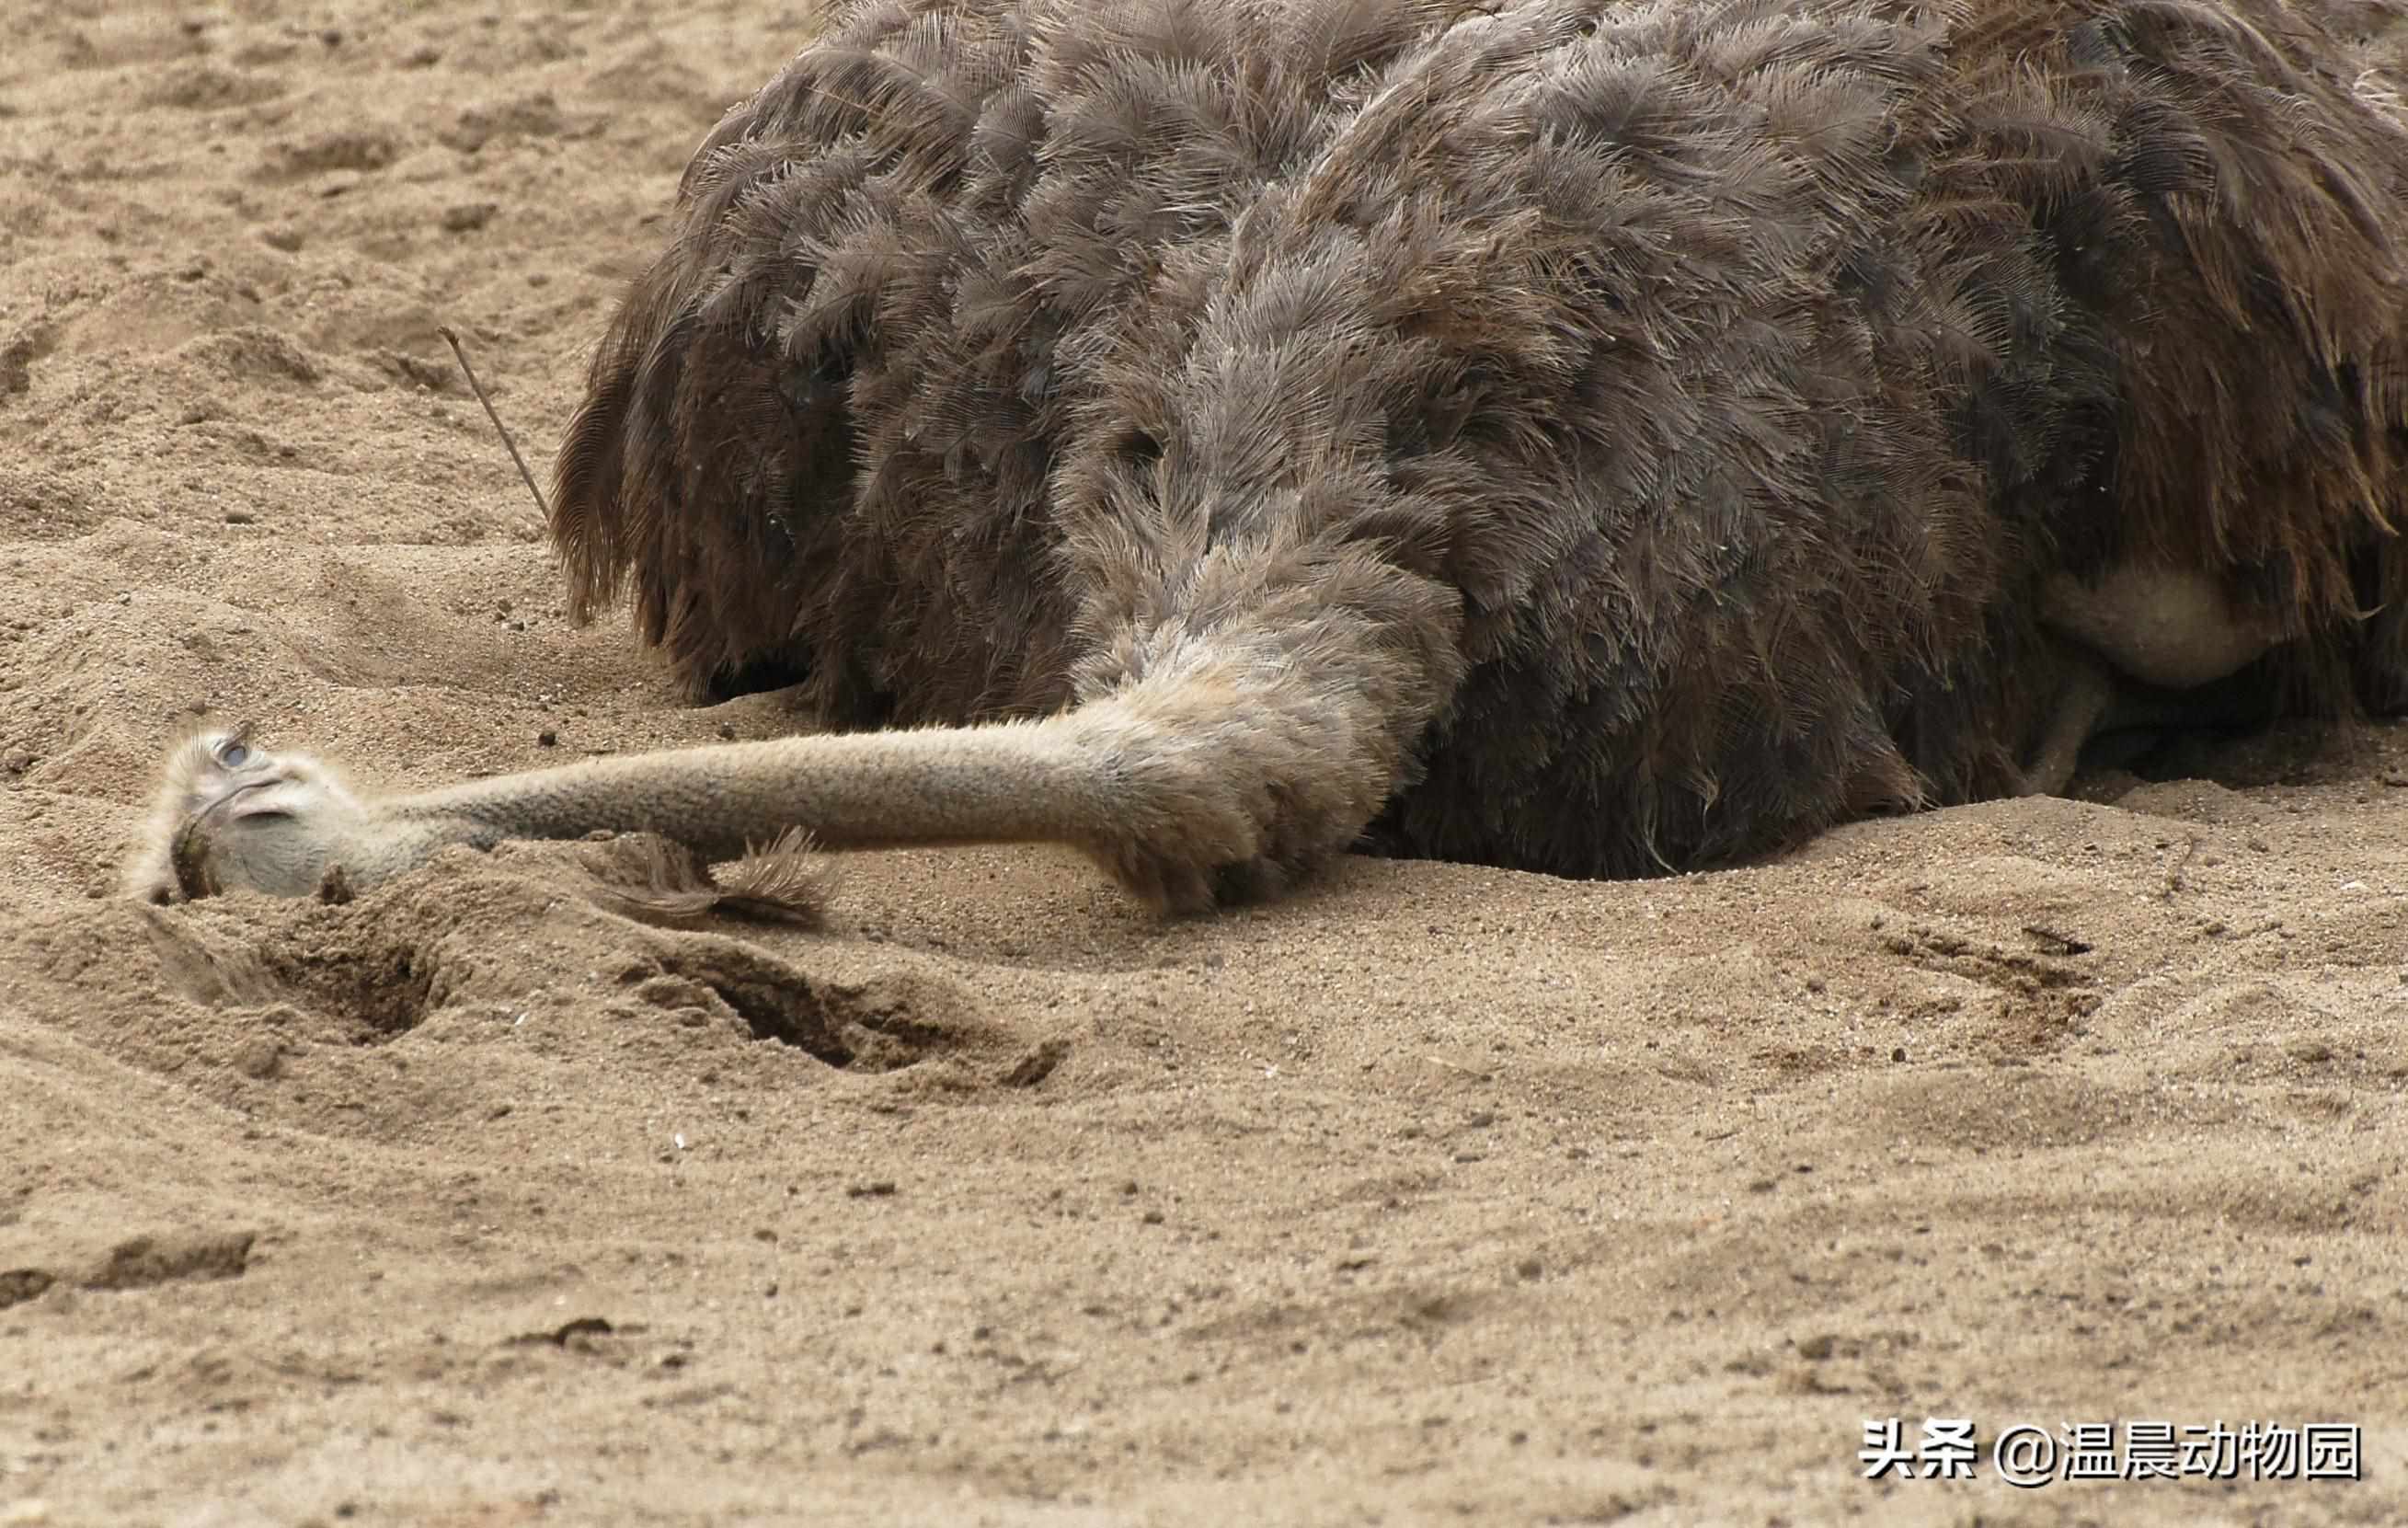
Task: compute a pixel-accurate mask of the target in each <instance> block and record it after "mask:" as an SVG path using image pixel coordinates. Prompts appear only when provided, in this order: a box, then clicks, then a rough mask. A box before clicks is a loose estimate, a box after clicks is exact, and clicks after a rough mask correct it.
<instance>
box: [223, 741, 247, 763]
mask: <svg viewBox="0 0 2408 1528" xmlns="http://www.w3.org/2000/svg"><path fill="white" fill-rule="evenodd" d="M218 762H219V763H221V764H222V765H224V766H225V767H226V768H227V769H229V770H238V769H241V768H242V767H243V766H244V765H245V764H248V763H250V762H251V749H250V748H249V747H248V746H246V745H244V744H242V743H239V742H229V743H227V744H226V745H225V746H224V747H222V748H220V749H219V750H218Z"/></svg>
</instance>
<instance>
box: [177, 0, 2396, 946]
mask: <svg viewBox="0 0 2408 1528" xmlns="http://www.w3.org/2000/svg"><path fill="white" fill-rule="evenodd" d="M2349 64H2350V61H2349V59H2348V57H2347V55H2346V53H2345V51H2344V50H2343V48H2342V47H2341V45H2340V44H2338V43H2337V42H2336V41H2334V40H2333V39H2332V38H2331V37H2330V36H2329V35H2328V34H2326V33H2325V32H2324V31H2323V30H2322V28H2321V27H2320V25H2319V24H2318V23H2317V22H2315V20H2314V19H2313V17H2312V16H2310V15H2308V14H2307V13H2304V12H2302V11H2301V10H2300V9H2298V8H2296V7H2294V6H2292V5H2290V4H2287V3H2286V0H2237V3H2230V4H2215V5H2208V4H2200V3H2194V0H1960V3H1943V4H1933V5H1899V4H1884V3H1867V0H1806V3H1805V4H1802V5H1799V4H1789V3H1786V0H1616V3H1609V4H1606V5H1604V6H1603V7H1602V8H1600V7H1599V5H1598V3H1597V0H1586V3H1583V4H1571V3H1568V0H1512V3H1509V4H1508V5H1507V6H1506V7H1505V8H1503V9H1501V10H1498V11H1494V12H1491V11H1472V10H1469V9H1468V8H1465V7H1458V6H1455V5H1451V4H1445V3H1426V0H1356V3H1347V4H1331V3H1325V0H1273V3H1264V0H1255V3H1245V0H1185V3H1168V4H1165V3H1152V0H1145V3H1130V4H1117V5H1108V6H1097V5H1095V4H1093V3H1092V0H1036V3H1030V4H1022V3H1014V4H1010V5H1006V4H1001V3H998V0H968V3H967V4H963V3H955V4H950V5H936V4H928V3H925V0H903V3H895V0H883V3H872V4H859V5H855V6H853V7H852V8H851V9H849V10H846V11H845V12H843V13H842V14H841V15H839V18H838V19H837V20H836V21H835V22H832V23H831V25H830V26H829V28H828V29H827V31H826V32H825V33H824V35H823V36H822V37H821V38H820V39H819V40H817V41H815V42H813V43H812V44H811V45H810V47H809V48H807V49H805V50H804V51H803V52H802V53H801V54H800V55H798V56H797V58H796V60H795V61H794V62H793V63H792V64H791V65H789V66H788V67H787V68H786V69H785V70H784V71H783V72H782V73H781V75H780V76H779V77H778V78H777V79H774V80H772V81H771V82H770V83H769V85H768V86H767V87H766V88H765V89H764V90H763V91H762V92H761V93H760V94H757V95H755V96H754V97H753V99H751V100H750V101H748V102H746V103H745V104H743V105H741V106H739V107H738V108H736V109H735V110H734V111H733V112H731V113H730V114H729V116H728V117H727V118H726V119H725V121H724V122H723V123H721V125H720V126H719V127H718V128H717V129H716V130H715V131H714V132H713V133H712V134H711V135H710V137H709V139H708V140H707V141H706V142H705V143H704V145H703V146H702V149H701V151H699V152H698V153H697V154H696V156H695V159H694V161H693V163H692V165H691V166H690V167H689V169H688V170H687V173H686V176H685V179H684V180H683V183H682V185H681V190H680V195H679V203H678V212H677V217H676V219H675V223H674V231H673V233H672V236H671V238H670V241H669V244H668V247H667V250H666V251H665V252H663V254H662V255H661V256H660V257H659V259H658V260H657V261H656V263H655V264H654V265H653V266H652V268H651V269H650V270H649V271H648V272H647V273H646V274H645V275H644V276H643V277H642V278H641V279H639V280H638V282H637V283H636V285H635V287H634V289H633V290H632V291H631V292H630V293H629V294H628V296H627V297H626V299H625V300H624V303H623V305H622V307H621V308H620V310H619V311H618V313H617V315H616V316H615V318H614V319H613V321H612V323H611V324H610V325H609V331H608V333H607V335H606V336H605V338H604V339H603V341H602V344H601V347H600V349H599V351H598V353H597V354H596V356H595V362H594V366H593V370H592V374H591V376H590V379H589V383H588V390H587V395H586V397H585V400H584V403H583V405H582V406H581V409H580V411H579V412H578V415H577V418H576V420H575V422H574V424H573V425H572V427H571V430H570V433H569V437H568V440H567V444H566V448H565V450H564V451H563V453H562V454H561V457H560V460H559V463H558V468H557V490H558V491H557V495H556V497H555V500H554V504H553V510H552V530H553V534H554V539H555V541H556V543H557V545H558V546H559V548H560V550H561V552H562V554H563V555H564V560H565V563H566V571H567V576H568V580H569V584H570V590H571V601H572V609H573V612H574V613H576V614H577V615H578V616H579V617H581V618H585V617H590V616H591V615H592V614H593V613H595V612H596V611H598V610H600V609H602V608H603V607H605V606H607V605H609V604H610V603H611V602H613V601H614V600H617V599H620V598H627V599H629V600H630V601H631V602H632V605H633V610H634V614H635V619H636V623H637V627H638V631H639V632H640V634H641V635H642V637H643V638H644V639H645V640H646V641H650V642H652V643H655V644H657V645H659V646H660V647H662V648H663V649H664V650H665V652H666V654H667V658H668V661H669V662H670V663H671V665H672V666H673V667H674V668H675V670H677V672H678V673H679V674H680V675H681V677H682V678H683V680H684V681H685V682H686V684H687V685H688V686H689V688H690V689H691V690H692V691H693V692H694V693H695V694H696V695H697V696H703V695H710V694H714V693H726V692H728V691H731V690H735V689H740V688H744V687H749V686H756V685H760V684H763V683H767V682H773V681H781V680H796V681H798V682H799V689H798V692H797V693H798V694H799V696H800V697H801V698H802V699H803V700H804V703H805V704H806V706H807V708H808V709H809V711H810V713H811V714H812V717H813V719H814V720H816V721H817V722H818V723H819V724H821V725H822V726H823V727H824V728H832V729H835V731H836V732H837V733H838V734H839V735H834V736H815V737H807V738H796V739H791V740H784V741H779V742H759V743H740V744H729V745H723V746H717V747H710V748H701V749H689V750H681V751H676V752H669V753H661V754H651V755H641V756H635V757H624V758H615V759H607V760H600V761H595V762H589V763H585V764H580V765H572V766H568V767H566V768H563V769H559V770H551V771H538V772H534V773H529V774H524V775H516V776H507V777H502V778H499V779H492V780H485V781H480V782H475V783H471V784H467V785H462V786H452V787H449V788H447V789H442V790H437V791H434V792H430V793H427V794H424V795H421V796H411V797H403V798H398V799H394V800H381V801H374V800H360V799H358V798H354V797H352V796H351V795H349V794H348V793H342V792H340V791H339V788H338V787H337V786H334V785H333V783H332V776H331V775H330V774H328V773H326V772H325V771H323V770H322V767H321V766H318V765H316V764H314V763H313V762H311V761H308V760H306V759H300V758H279V757H275V756H269V755H265V754H258V753H254V752H253V751H251V749H250V748H249V745H248V744H233V745H234V746H236V747H239V748H240V749H241V751H242V759H241V762H240V764H239V765H238V766H230V765H228V764H227V763H226V761H225V758H224V753H225V749H226V747H227V746H228V745H229V744H230V743H232V740H231V739H228V738H225V737H222V736H204V737H201V738H197V739H194V740H193V741H191V742H187V743H185V744H183V745H182V746H181V747H180V748H179V753H178V754H177V755H176V756H175V758H176V760H177V761H178V762H174V763H171V768H170V771H169V772H170V778H169V782H168V785H167V786H166V787H165V793H164V794H163V805H162V808H161V812H160V817H159V820H161V821H168V820H173V821H174V822H175V823H177V824H178V825H179V827H178V828H177V829H176V830H175V831H174V832H173V833H163V832H154V833H153V834H152V835H151V842H150V843H149V844H148V845H147V846H146V849H145V851H144V853H143V854H142V855H141V856H139V857H137V860H136V865H135V866H134V867H133V871H132V874H133V877H134V880H135V883H136V885H137V886H138V887H143V888H145V889H150V890H153V891H157V890H160V889H162V888H163V887H165V888H180V889H181V890H182V891H183V893H185V894H190V893H191V892H192V891H193V890H194V889H195V888H199V889H211V888H216V887H229V888H230V887H255V888H257V889H263V890H272V891H284V892H299V891H306V890H308V889H309V888H310V887H312V886H314V885H315V884H316V881H317V879H318V878H319V877H320V876H321V875H322V874H323V873H324V872H325V871H326V870H327V869H329V868H330V867H336V866H339V867H340V868H342V869H343V870H344V871H345V872H346V874H347V875H348V876H349V877H350V878H351V880H352V881H353V882H354V883H357V882H360V881H363V880H372V879H375V878H378V877H380V876H382V875H384V874H389V873H392V872H395V871H397V870H400V869H403V868H406V867H407V866H408V865H409V864H412V863H415V862H416V861H417V860H418V859H420V858H423V857H424V856H425V855H426V854H427V853H430V852H432V850H433V848H435V847H436V846H438V845H440V844H441V843H451V842H472V843H490V842H492V841H493V840H495V839H497V838H501V837H509V836H534V837H547V836H563V837H566V836H575V835H580V834H582V833H585V832H587V831H589V830H593V829H645V830H651V831H654V832H658V833H662V834H664V835H667V836H668V837H671V838H675V839H679V840H681V841H683V842H686V843H691V844H693V845H694V846H695V847H696V848H697V849H700V850H702V851H704V852H706V853H710V854H725V855H732V854H735V853H738V852H740V851H741V850H742V849H743V847H744V846H745V845H746V844H747V843H765V842H767V841H768V840H770V839H772V838H775V837H776V836H778V835H779V833H781V831H783V830H786V829H804V830H807V831H809V832H810V834H812V835H813V837H814V838H815V839H816V840H817V841H818V842H819V843H823V844H826V845H829V846H835V847H844V846H867V845H876V844H890V843H930V842H954V841H988V840H1045V841H1054V842H1062V843H1070V844H1073V845H1076V846H1078V847H1080V848H1082V849H1084V850H1085V851H1086V852H1087V853H1089V854H1090V855H1091V856H1092V857H1093V858H1096V859H1097V861H1098V862H1099V863H1100V864H1102V865H1103V866H1104V867H1105V868H1106V869H1107V870H1109V871H1110V872H1111V873H1113V874H1114V875H1115V876H1116V877H1117V878H1118V879H1119V880H1120V881H1121V882H1122V883H1123V884H1124V885H1125V886H1126V887H1129V888H1130V889H1131V890H1133V891H1135V892H1136V893H1138V894H1139V895H1140V896H1141V897H1143V898H1145V899H1147V900H1149V901H1153V902H1154V903H1156V904H1158V905H1163V906H1168V907H1183V908H1188V907H1198V906H1203V905H1209V904H1210V903H1211V902H1212V901H1215V900H1217V899H1220V898H1223V897H1226V896H1230V895H1242V894H1260V893H1263V892H1267V891H1269V890H1273V889H1276V888H1277V887H1280V886H1282V885H1283V884H1285V883H1286V882H1287V881H1288V880H1290V879H1291V878H1292V877H1294V876H1295V875H1297V874H1298V873H1301V872H1307V871H1309V870H1310V869H1311V868H1312V866H1313V865H1315V864H1316V863H1319V862H1321V861H1323V860H1325V859H1326V858H1328V857H1329V856H1331V855H1334V854H1337V853H1339V852H1340V851H1342V850H1344V849H1346V848H1348V847H1349V846H1350V845H1354V844H1356V843H1369V844H1371V845H1374V846H1378V847H1382V848H1384V849H1387V850H1390V851H1394V852H1401V853H1410V854H1415V855H1423V856H1432V857H1441V858H1458V859H1467V860H1476V861H1485V862H1491V863H1498V864H1505V865H1512V866H1517V867H1522V868H1527V869H1533V870H1540V871H1546V872H1555V873H1558V874H1566V875H1578V876H1598V875H1622V874H1638V873H1648V872H1656V871H1662V870H1666V869H1676V868H1687V867H1693V866H1699V865H1707V864H1713V863H1720V862H1727V861H1729V860H1732V859H1735V858H1742V857H1746V856H1750V855H1754V854H1758V853H1761V852H1764V851H1767V850H1771V849H1775V848H1778V847H1781V846H1782V845H1784V844H1785V843H1790V842H1793V841H1795V840H1797V839H1799V838H1800V837H1803V836H1805V835H1807V834H1810V833H1812V832H1813V831H1815V830H1817V829H1821V828H1823V827H1826V826H1828V825H1829V824H1832V823H1834V822H1837V821H1840V820H1842V819H1845V818H1848V817H1851V816H1855V815H1860V814H1865V813H1867V812H1871V811H1874V810H1880V809H1884V808H1895V807H1905V806H1913V805H1921V804H1930V803H1940V802H1950V801H1962V800H1972V799H1977V798H1981V797H1985V796H1993V795H2000V794H2007V793H2011V792H2014V791H2017V790H2020V789H2025V788H2029V787H2030V786H2033V785H2035V784H2037V785H2040V786H2057V785H2059V784H2061V783H2062V777H2063V775H2065V774H2066V773H2070V771H2071V758H2072V752H2073V749H2074V748H2076V747H2078V745H2079V743H2080V742H2081V738H2082V736H2083V735H2084V734H2085V733H2086V732H2087V731H2088V730H2089V728H2091V726H2092V725H2093V723H2095V721H2096V720H2097V718H2098V716H2099V714H2100V712H2101V711H2102V710H2103V709H2104V706H2105V703H2106V697H2107V696H2108V695H2109V694H2110V693H2111V692H2112V689H2113V682H2112V679H2110V678H2108V677H2106V676H2107V674H2108V671H2109V670H2114V672H2115V673H2120V674H2123V675H2128V676H2129V677H2133V678H2139V679H2144V680H2150V681H2152V682H2156V683H2167V682H2171V683H2175V684H2183V685H2188V684H2197V683H2201V682H2204V681H2206V680H2210V679H2214V678H2218V677H2221V676H2223V675H2225V674H2228V673H2230V672H2232V671H2235V670H2239V669H2241V668H2243V667H2244V666H2246V665H2248V664H2250V663H2253V662H2255V663H2259V664H2262V665H2263V668H2264V672H2265V679H2266V683H2267V684H2268V685H2274V686H2279V687H2281V688H2282V690H2283V691H2284V692H2285V693H2286V695H2288V696H2290V697H2292V698H2293V699H2295V700H2296V701H2297V702H2298V703H2299V704H2300V705H2302V706H2305V707H2313V708H2317V709H2321V710H2325V711H2328V712H2339V711H2343V710H2345V709H2348V708H2350V707H2352V706H2355V705H2358V704H2360V703H2366V704H2372V705H2374V706H2377V707H2388V706H2390V705H2391V704H2393V703H2395V702H2396V701H2398V700H2399V699H2401V697H2402V694H2403V681H2408V664H2403V662H2402V657H2401V637H2400V631H2401V625H2400V620H2399V616H2398V614H2397V613H2396V612H2397V604H2398V600H2397V596H2398V594H2399V593H2400V591H2401V588H2402V587H2403V584H2408V560H2403V553H2402V550H2401V546H2400V545H2399V543H2398V542H2397V541H2394V539H2393V538H2392V537H2391V534H2390V528H2389V527H2390V525H2391V523H2392V521H2393V519H2394V518H2395V517H2396V511H2397V508H2398V501H2399V498H2400V486H2399V473H2398V470H2397V464H2396V463H2395V461H2394V459H2393V454H2394V450H2395V446H2396V443H2397V440H2398V439H2399V438H2400V430H2401V425H2402V424H2403V400H2402V391H2401V382H2402V373H2401V365H2400V346H2401V315H2402V313H2403V311H2408V309H2403V305H2402V301H2401V298H2402V276H2403V274H2408V261H2404V260H2403V251H2408V240H2403V235H2408V213H2403V210H2402V209H2403V205H2408V204H2403V202H2402V200H2401V193H2402V191H2403V189H2408V137H2403V134H2402V131H2401V128H2400V126H2399V125H2398V124H2397V123H2394V122H2393V121H2392V120H2391V119H2390V118H2389V117H2388V116H2386V114H2384V113H2383V112H2382V111H2381V110H2380V109H2378V108H2376V107H2375V106H2373V105H2371V104H2369V102H2367V101H2365V100H2362V99H2360V97H2359V96H2358V94H2356V93H2355V92H2354V91H2353V89H2352V87H2351V75H2352V73H2353V71H2352V70H2351V68H2350V67H2349ZM2370 608H2379V609H2380V612H2381V613H2378V614H2376V615H2374V616H2372V617H2371V618H2369V617H2368V616H2366V615H2365V612H2366V611H2367V610H2369V609H2370ZM877 729H885V730H877ZM844 734H853V735H844ZM170 839H172V840H174V841H175V843H178V844H180V845H181V848H180V849H179V850H178V851H177V852H179V853H180V854H182V856H183V862H184V866H185V869H186V870H187V871H188V872H189V873H186V874H183V875H181V876H180V877H179V875H177V874H176V873H174V867H173V866H172V865H171V863H170V861H171V859H173V858H174V855H172V854H170V852H169V844H168V841H169V840H170Z"/></svg>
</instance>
